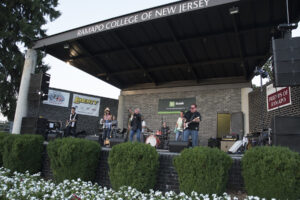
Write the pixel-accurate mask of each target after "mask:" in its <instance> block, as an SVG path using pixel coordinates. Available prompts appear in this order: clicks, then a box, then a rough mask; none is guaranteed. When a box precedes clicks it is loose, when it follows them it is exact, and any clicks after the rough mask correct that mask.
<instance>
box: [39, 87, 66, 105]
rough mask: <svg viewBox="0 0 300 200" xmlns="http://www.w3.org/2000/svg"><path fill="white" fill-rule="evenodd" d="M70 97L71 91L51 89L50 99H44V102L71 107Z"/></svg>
mask: <svg viewBox="0 0 300 200" xmlns="http://www.w3.org/2000/svg"><path fill="white" fill-rule="evenodd" d="M69 99H70V93H68V92H62V91H59V90H52V89H49V92H48V100H46V101H43V104H48V105H53V106H61V107H69Z"/></svg>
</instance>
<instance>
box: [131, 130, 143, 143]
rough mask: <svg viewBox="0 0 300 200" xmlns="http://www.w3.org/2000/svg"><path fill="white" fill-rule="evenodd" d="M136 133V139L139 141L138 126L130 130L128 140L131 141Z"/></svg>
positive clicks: (139, 131)
mask: <svg viewBox="0 0 300 200" xmlns="http://www.w3.org/2000/svg"><path fill="white" fill-rule="evenodd" d="M135 133H136V139H137V141H138V142H141V130H140V129H139V128H138V129H136V130H132V129H131V130H130V134H129V141H130V142H132V140H133V136H134V134H135Z"/></svg>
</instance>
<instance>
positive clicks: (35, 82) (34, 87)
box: [28, 74, 43, 101]
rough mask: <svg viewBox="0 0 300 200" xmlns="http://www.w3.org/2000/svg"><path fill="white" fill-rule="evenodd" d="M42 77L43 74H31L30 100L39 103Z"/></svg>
mask: <svg viewBox="0 0 300 200" xmlns="http://www.w3.org/2000/svg"><path fill="white" fill-rule="evenodd" d="M42 77H43V74H31V76H30V85H29V92H28V100H30V101H38V100H39V99H40V95H39V94H38V91H41V84H42Z"/></svg>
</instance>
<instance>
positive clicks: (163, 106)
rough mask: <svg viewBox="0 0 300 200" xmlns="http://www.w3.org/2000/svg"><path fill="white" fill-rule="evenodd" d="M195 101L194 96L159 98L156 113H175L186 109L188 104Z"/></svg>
mask: <svg viewBox="0 0 300 200" xmlns="http://www.w3.org/2000/svg"><path fill="white" fill-rule="evenodd" d="M193 103H196V98H195V97H193V98H184V99H159V102H158V114H176V113H180V111H182V110H188V109H189V107H190V105H191V104H193Z"/></svg>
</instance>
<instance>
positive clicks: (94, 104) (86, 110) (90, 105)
mask: <svg viewBox="0 0 300 200" xmlns="http://www.w3.org/2000/svg"><path fill="white" fill-rule="evenodd" d="M72 107H75V108H76V113H78V114H81V115H90V116H95V117H99V109H100V98H96V97H90V96H85V95H80V94H73V101H72Z"/></svg>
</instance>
